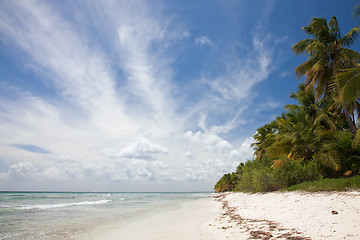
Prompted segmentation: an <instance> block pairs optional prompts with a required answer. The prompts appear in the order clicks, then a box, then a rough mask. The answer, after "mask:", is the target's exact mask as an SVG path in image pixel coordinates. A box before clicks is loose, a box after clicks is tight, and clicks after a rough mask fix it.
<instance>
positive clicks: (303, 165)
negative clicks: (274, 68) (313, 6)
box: [215, 17, 360, 192]
mask: <svg viewBox="0 0 360 240" xmlns="http://www.w3.org/2000/svg"><path fill="white" fill-rule="evenodd" d="M303 30H304V31H305V32H306V33H307V34H308V35H310V37H311V38H309V39H305V40H302V41H300V42H298V43H297V44H296V45H294V46H293V51H294V53H295V54H307V55H308V59H307V61H306V62H304V63H303V64H301V65H299V66H298V67H297V68H296V69H295V73H296V75H297V76H298V77H305V82H304V83H303V84H300V85H299V87H298V91H297V92H296V93H291V95H290V97H291V98H293V99H295V100H297V102H298V103H297V104H292V105H286V106H285V110H286V112H284V113H283V114H282V115H281V116H278V117H276V119H275V120H274V121H272V122H270V123H268V124H266V125H264V126H262V127H260V128H259V129H258V130H257V132H256V134H255V135H254V140H255V142H254V143H253V145H252V147H253V148H254V150H255V154H254V159H252V160H249V161H247V162H246V163H245V164H244V163H241V164H240V165H239V166H238V168H237V169H236V171H235V172H233V173H228V174H225V175H224V176H223V177H222V178H221V179H220V180H219V181H218V182H217V183H216V185H215V191H217V192H223V191H246V192H263V191H275V190H279V189H284V188H288V187H290V186H293V185H296V184H299V183H302V182H309V181H314V180H319V179H323V178H339V177H349V176H352V175H358V174H359V170H360V144H359V142H360V123H359V117H360V102H359V100H360V65H359V63H360V54H359V53H358V52H356V51H354V50H352V49H350V48H348V47H350V46H351V45H352V44H354V43H355V40H356V37H357V36H358V35H359V34H360V29H359V28H358V27H355V28H353V29H351V30H350V31H349V32H348V33H347V34H345V35H344V36H343V35H342V34H341V32H340V28H339V25H338V22H337V19H336V17H332V18H331V19H330V21H329V22H327V21H326V19H325V18H313V19H312V22H311V23H310V25H309V26H307V27H304V28H303Z"/></svg>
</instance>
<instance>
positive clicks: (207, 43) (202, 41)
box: [195, 36, 213, 46]
mask: <svg viewBox="0 0 360 240" xmlns="http://www.w3.org/2000/svg"><path fill="white" fill-rule="evenodd" d="M195 43H196V44H198V45H202V46H211V45H212V44H213V43H212V42H211V40H210V38H209V37H207V36H201V37H198V38H196V39H195Z"/></svg>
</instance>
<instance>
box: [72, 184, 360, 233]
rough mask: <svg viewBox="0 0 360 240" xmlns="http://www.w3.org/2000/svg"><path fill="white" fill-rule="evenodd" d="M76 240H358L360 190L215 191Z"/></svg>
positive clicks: (359, 231)
mask: <svg viewBox="0 0 360 240" xmlns="http://www.w3.org/2000/svg"><path fill="white" fill-rule="evenodd" d="M77 239H90V240H91V239H103V240H115V239H127V240H135V239H137V240H138V239H142V240H150V239H154V240H155V239H156V240H168V239H174V240H180V239H181V240H183V239H187V240H195V239H196V240H214V239H217V240H225V239H227V240H232V239H234V240H235V239H236V240H241V239H264V240H265V239H296V240H309V239H314V240H317V239H330V240H331V239H334V240H335V239H350V240H355V239H360V192H359V191H351V192H317V193H308V192H270V193H256V194H248V193H219V194H216V195H215V196H212V197H209V198H204V199H198V200H194V201H190V202H185V203H183V204H181V206H180V207H179V208H176V209H171V210H166V211H163V212H159V213H156V214H155V215H151V216H147V217H145V218H143V219H140V220H139V221H136V222H131V223H127V224H124V225H121V226H120V225H113V226H112V227H111V228H106V229H105V228H103V229H98V230H96V231H94V232H92V233H89V234H86V235H83V236H82V237H80V238H77Z"/></svg>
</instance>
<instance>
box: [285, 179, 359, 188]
mask: <svg viewBox="0 0 360 240" xmlns="http://www.w3.org/2000/svg"><path fill="white" fill-rule="evenodd" d="M358 188H360V176H359V175H358V176H355V177H351V178H337V179H322V180H318V181H314V182H303V183H300V184H297V185H294V186H291V187H289V188H288V190H289V191H299V190H302V191H308V192H319V191H346V190H348V189H358Z"/></svg>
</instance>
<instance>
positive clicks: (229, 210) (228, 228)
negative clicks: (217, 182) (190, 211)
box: [209, 194, 311, 240]
mask: <svg viewBox="0 0 360 240" xmlns="http://www.w3.org/2000/svg"><path fill="white" fill-rule="evenodd" d="M215 201H218V202H221V203H222V210H223V212H222V214H221V215H220V216H218V217H216V218H214V221H219V222H220V223H221V225H222V226H221V225H220V226H219V227H217V229H219V230H222V231H223V232H228V234H233V233H234V231H235V229H238V230H241V232H242V233H247V234H248V236H249V238H248V239H262V240H270V239H287V240H288V239H291V240H310V239H311V238H309V237H306V236H304V235H303V233H302V232H299V231H298V230H297V229H287V228H283V227H282V226H280V224H279V223H277V222H274V221H270V220H266V219H250V218H243V217H242V216H240V215H239V214H238V213H237V210H238V209H237V208H236V207H232V206H229V202H228V201H227V199H226V194H221V195H217V196H216V197H215ZM225 222H226V224H225ZM209 226H210V227H215V226H216V225H211V224H209ZM228 236H230V235H228ZM227 238H228V237H227Z"/></svg>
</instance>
